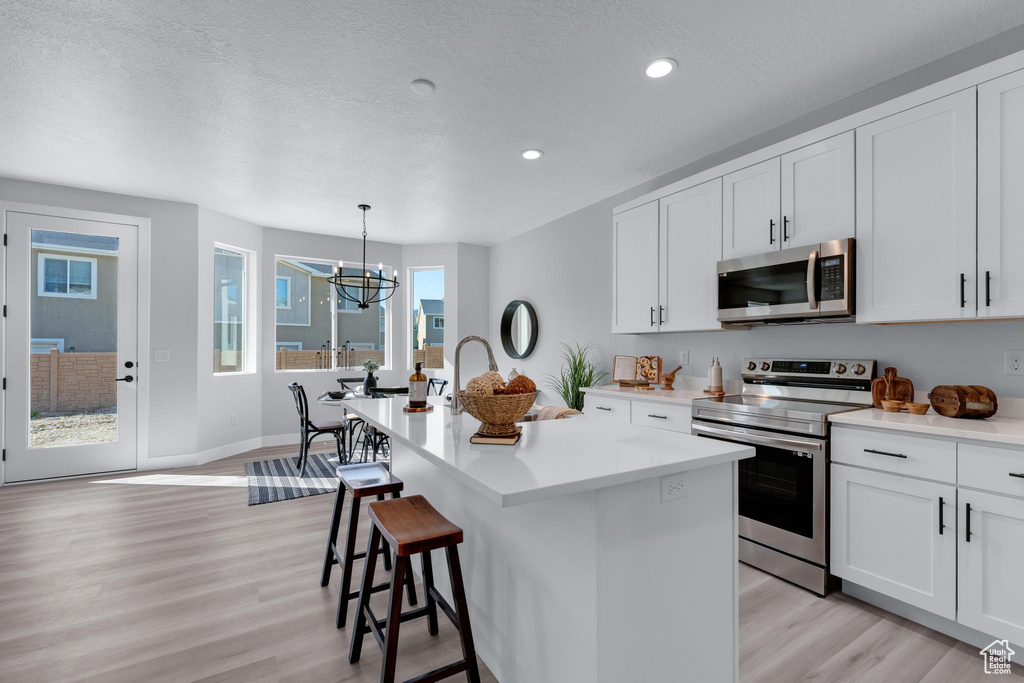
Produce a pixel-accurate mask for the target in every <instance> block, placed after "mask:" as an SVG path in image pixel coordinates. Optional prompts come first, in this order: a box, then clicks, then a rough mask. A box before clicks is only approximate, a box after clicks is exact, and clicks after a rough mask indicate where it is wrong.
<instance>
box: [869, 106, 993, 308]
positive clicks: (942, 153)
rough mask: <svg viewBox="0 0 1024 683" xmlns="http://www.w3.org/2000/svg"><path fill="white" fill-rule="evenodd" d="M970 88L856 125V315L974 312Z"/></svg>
mask: <svg viewBox="0 0 1024 683" xmlns="http://www.w3.org/2000/svg"><path fill="white" fill-rule="evenodd" d="M975 99H976V92H975V89H974V88H971V89H969V90H964V91H961V92H958V93H954V94H953V95H949V96H947V97H943V98H941V99H938V100H935V101H933V102H929V103H927V104H923V105H921V106H919V107H914V108H913V109H909V110H907V111H904V112H901V113H899V114H895V115H893V116H889V117H887V118H884V119H881V120H879V121H875V122H874V123H870V124H868V125H866V126H861V127H860V128H858V129H857V321H858V322H890V321H909V320H942V319H954V318H965V317H974V316H975V315H976V311H977V307H976V286H977V278H976V263H975V258H976V254H977V251H976V227H977V223H976V217H975V207H976V198H977V196H976V187H975V178H976V175H977V174H976V162H975V152H976V144H975V134H976V102H975Z"/></svg>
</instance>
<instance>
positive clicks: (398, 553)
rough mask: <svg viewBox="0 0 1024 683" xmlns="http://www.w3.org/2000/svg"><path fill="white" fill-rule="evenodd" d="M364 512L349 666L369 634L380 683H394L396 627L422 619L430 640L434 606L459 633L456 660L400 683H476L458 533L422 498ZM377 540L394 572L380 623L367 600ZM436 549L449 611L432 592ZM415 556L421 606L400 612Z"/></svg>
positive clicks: (434, 626) (378, 505)
mask: <svg viewBox="0 0 1024 683" xmlns="http://www.w3.org/2000/svg"><path fill="white" fill-rule="evenodd" d="M369 508H370V519H371V520H372V522H373V526H372V527H371V529H370V540H369V543H368V544H367V548H366V562H365V564H364V565H363V581H362V587H361V589H360V591H359V604H358V606H357V607H356V625H355V628H354V629H353V630H352V644H351V647H350V648H349V655H348V659H349V662H351V663H353V664H355V663H356V662H358V661H359V656H360V653H361V651H362V647H363V635H364V634H366V633H372V634H373V637H374V639H375V640H376V641H377V644H378V645H379V646H380V649H381V652H382V653H383V655H384V657H383V661H382V662H381V675H380V680H381V683H394V680H395V670H396V668H397V665H398V632H399V628H400V626H401V624H402V622H405V621H410V620H412V619H416V618H419V617H427V632H428V633H430V635H432V636H436V635H437V633H438V629H437V608H438V607H440V608H441V611H442V612H444V614H445V616H447V617H448V619H450V620H451V622H452V624H454V625H455V628H456V629H457V630H458V632H459V639H460V641H461V644H462V659H460V660H458V661H455V662H452V663H450V664H446V665H444V666H442V667H440V668H437V669H434V670H433V671H430V672H427V673H425V674H421V675H419V676H416V677H415V678H411V679H409V680H408V681H406V683H413V682H414V681H416V682H423V683H425V682H426V681H439V680H441V679H442V678H447V677H449V676H454V675H456V674H459V673H463V672H464V673H465V674H466V678H467V679H468V680H469V681H470V683H479V681H480V669H479V666H478V665H477V661H476V649H475V647H474V645H473V630H472V628H471V627H470V624H469V605H468V603H467V602H466V588H465V585H464V584H463V582H462V566H461V565H460V564H459V550H458V548H459V543H462V539H463V534H462V529H460V528H459V527H457V526H455V525H454V524H452V523H451V522H449V521H448V520H447V519H445V518H444V516H442V515H441V514H440V513H439V512H438V511H437V510H435V509H434V507H433V506H432V505H431V504H430V503H429V502H428V501H427V499H426V498H424V497H423V496H410V497H408V498H393V499H391V500H386V501H379V502H374V503H370V505H369ZM381 539H383V540H385V541H386V542H387V543H388V545H389V546H390V547H391V549H392V550H394V551H395V568H394V570H393V571H392V573H391V587H390V591H389V595H388V614H387V617H385V618H384V619H378V618H377V616H376V615H375V614H374V613H373V610H372V609H371V608H370V595H371V594H372V593H374V592H375V589H376V587H375V586H374V585H373V572H374V565H375V564H376V562H375V559H376V555H377V548H378V546H379V545H380V543H381ZM441 548H444V551H445V555H446V557H447V560H448V575H449V577H450V578H451V587H452V598H453V601H454V602H455V606H454V607H452V606H451V605H449V604H448V602H447V601H446V600H445V599H444V597H443V596H442V595H441V594H440V593H439V592H438V590H437V588H435V587H434V570H433V565H432V564H431V559H430V551H431V550H438V549H441ZM415 554H419V555H420V556H421V557H422V559H423V590H424V592H425V593H426V601H427V604H426V606H424V607H421V608H419V609H415V610H410V611H408V612H404V613H403V612H402V585H403V581H404V580H405V578H406V577H407V576H410V575H411V574H412V567H411V566H410V556H411V555H415ZM385 629H386V631H385Z"/></svg>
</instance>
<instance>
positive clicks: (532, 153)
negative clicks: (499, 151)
mask: <svg viewBox="0 0 1024 683" xmlns="http://www.w3.org/2000/svg"><path fill="white" fill-rule="evenodd" d="M542 156H544V152H542V151H540V150H539V149H526V150H523V158H524V159H529V160H530V161H533V160H534V159H540V158H541V157H542Z"/></svg>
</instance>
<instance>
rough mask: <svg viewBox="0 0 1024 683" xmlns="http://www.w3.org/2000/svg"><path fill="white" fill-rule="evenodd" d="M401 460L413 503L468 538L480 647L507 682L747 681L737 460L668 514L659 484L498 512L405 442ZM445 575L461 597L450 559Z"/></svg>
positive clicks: (693, 482)
mask: <svg viewBox="0 0 1024 683" xmlns="http://www.w3.org/2000/svg"><path fill="white" fill-rule="evenodd" d="M494 457H505V456H504V455H501V454H496V455H495V456H494ZM392 458H393V464H392V467H393V469H394V472H395V474H396V475H397V476H398V477H400V478H401V479H402V480H403V481H404V482H405V491H404V492H403V495H414V494H420V495H423V496H425V497H426V498H427V499H428V500H430V502H431V503H432V504H433V505H434V507H436V508H437V510H438V511H439V512H441V514H443V515H444V516H445V517H447V518H448V519H450V520H451V521H452V522H453V523H455V524H457V525H459V526H460V527H462V529H463V530H464V532H465V541H464V542H463V543H462V544H461V545H460V546H459V552H460V558H461V560H462V570H463V574H464V578H465V582H466V590H467V598H468V602H469V610H470V619H471V623H472V627H473V637H474V639H475V641H476V647H477V652H478V653H479V655H480V657H481V659H483V661H484V662H485V663H486V664H487V666H488V668H489V669H490V670H491V671H492V673H494V675H495V677H496V678H497V679H498V680H499V681H501V682H502V683H527V682H529V683H540V682H543V681H551V682H564V681H598V682H600V683H620V682H621V681H624V680H643V681H674V680H700V681H707V682H710V683H713V682H715V681H723V682H725V681H736V676H737V663H736V656H737V647H736V626H737V592H736V576H735V571H734V568H735V565H736V535H735V531H734V530H735V526H734V524H735V515H736V507H735V478H734V474H733V472H734V470H735V467H736V465H735V464H734V463H724V464H720V465H715V466H710V467H704V468H700V469H698V470H693V471H690V472H686V473H683V474H682V475H678V476H682V477H684V478H685V486H686V495H685V496H684V497H683V498H681V499H677V500H673V501H669V502H666V503H661V502H660V501H661V483H660V479H659V478H652V479H647V480H643V481H638V482H632V483H628V484H623V485H619V486H613V487H609V488H604V489H598V490H596V491H584V492H580V493H575V494H570V495H565V496H560V497H557V498H551V499H548V500H541V501H537V502H534V503H527V504H524V505H517V506H513V507H500V506H498V505H495V504H494V502H493V501H490V500H488V499H487V498H485V497H484V496H483V495H481V494H480V493H477V492H476V491H474V490H473V489H471V488H469V487H468V486H466V485H465V484H463V483H461V482H460V481H458V480H457V479H454V478H452V477H451V476H450V475H449V474H447V473H446V472H444V471H443V470H441V469H440V468H438V467H437V466H436V465H434V464H433V463H431V462H429V461H428V460H426V459H424V458H423V457H421V456H420V455H419V454H417V453H415V452H414V451H411V450H410V449H408V448H405V447H403V446H402V445H401V444H397V443H396V444H395V448H394V454H393V456H392ZM674 478H675V477H673V479H674ZM728 491H731V492H733V494H732V495H723V492H728ZM413 565H414V568H415V570H416V572H417V573H418V574H419V573H420V565H419V561H416V560H414V562H413ZM434 574H435V583H436V584H437V586H438V589H439V590H440V591H441V593H442V594H443V595H444V596H445V597H446V598H448V599H450V596H451V590H450V586H449V583H448V571H447V566H446V564H445V562H444V560H443V555H442V554H441V553H440V552H436V553H435V554H434ZM595 625H596V626H595ZM413 628H415V627H413Z"/></svg>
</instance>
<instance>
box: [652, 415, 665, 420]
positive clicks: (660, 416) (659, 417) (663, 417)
mask: <svg viewBox="0 0 1024 683" xmlns="http://www.w3.org/2000/svg"><path fill="white" fill-rule="evenodd" d="M647 417H656V418H658V419H659V420H667V419H668V417H667V416H665V415H648V416H647Z"/></svg>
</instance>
